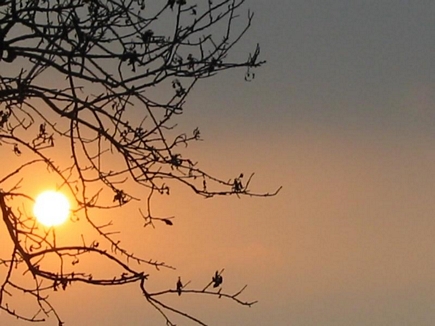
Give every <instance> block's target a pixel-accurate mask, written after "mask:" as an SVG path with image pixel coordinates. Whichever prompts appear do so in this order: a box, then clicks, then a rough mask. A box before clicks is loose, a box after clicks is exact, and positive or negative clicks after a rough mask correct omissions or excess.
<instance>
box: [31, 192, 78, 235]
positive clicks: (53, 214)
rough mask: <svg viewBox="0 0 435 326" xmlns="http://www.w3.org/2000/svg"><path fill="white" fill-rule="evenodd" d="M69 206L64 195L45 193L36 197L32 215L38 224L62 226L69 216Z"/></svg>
mask: <svg viewBox="0 0 435 326" xmlns="http://www.w3.org/2000/svg"><path fill="white" fill-rule="evenodd" d="M69 210H70V205H69V202H68V199H67V198H66V196H65V195H63V194H62V193H60V192H57V191H52V190H50V191H45V192H43V193H41V194H40V195H39V196H38V197H36V200H35V205H34V206H33V213H34V214H35V216H36V219H37V220H38V222H39V223H41V224H43V225H45V226H48V227H51V226H56V225H59V224H62V223H63V222H65V221H66V219H67V218H68V215H69Z"/></svg>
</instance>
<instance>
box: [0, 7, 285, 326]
mask: <svg viewBox="0 0 435 326" xmlns="http://www.w3.org/2000/svg"><path fill="white" fill-rule="evenodd" d="M244 3H245V0H214V1H186V0H173V1H171V0H170V1H167V2H166V1H160V2H158V1H157V2H156V1H146V0H129V1H126V0H104V1H103V0H58V1H49V0H5V1H0V67H1V68H0V69H1V75H0V145H1V146H2V150H3V151H8V153H9V154H8V155H10V157H11V160H10V162H12V161H13V162H14V163H10V164H6V165H5V167H4V169H2V173H4V174H3V175H1V176H0V209H1V214H2V222H3V224H2V226H3V227H4V231H5V233H6V235H7V240H8V241H9V242H10V245H11V247H10V251H9V253H8V255H7V256H3V257H0V269H1V270H2V272H3V271H4V272H5V278H4V279H3V282H2V284H1V287H0V309H1V310H3V311H5V312H6V313H8V314H10V315H13V316H15V317H17V318H19V319H22V320H24V321H29V322H41V321H44V320H45V319H46V318H50V317H51V318H55V319H57V321H58V324H59V325H63V321H62V319H61V316H60V315H59V314H58V313H57V311H56V308H55V307H54V306H53V305H52V303H51V302H50V296H49V294H50V293H51V292H52V291H58V290H67V289H68V288H69V286H70V285H71V284H74V283H79V282H80V283H86V284H93V285H99V286H117V285H123V284H128V283H135V284H138V286H139V288H140V289H141V291H142V293H143V295H144V297H145V299H146V301H147V302H148V303H149V304H150V305H151V306H153V307H154V308H155V309H156V310H157V311H158V312H159V313H160V314H161V315H162V316H163V319H164V321H165V322H166V324H167V325H174V324H173V322H172V321H171V319H170V314H172V313H175V314H177V315H179V316H181V317H184V318H187V319H189V320H191V321H193V322H195V323H197V324H199V325H206V324H205V323H204V322H203V321H201V320H199V319H198V318H196V317H195V316H193V315H191V314H189V313H187V312H184V311H182V310H180V309H178V308H177V307H175V306H172V305H171V304H169V303H167V302H166V301H165V300H164V297H163V296H164V295H178V296H180V297H181V298H183V297H184V295H183V294H194V295H206V296H214V297H216V298H225V299H228V300H231V301H233V302H235V303H237V304H240V305H243V306H251V305H252V304H254V303H255V301H243V300H241V299H239V295H240V294H241V293H242V292H243V290H244V289H245V287H243V288H242V290H240V291H238V292H236V293H235V294H230V293H227V292H224V290H223V288H222V283H223V277H222V275H221V274H222V272H223V270H222V271H220V272H218V271H216V273H215V275H214V276H213V277H212V281H211V282H210V284H208V285H206V286H205V287H203V288H202V289H201V288H198V289H193V288H192V289H190V288H189V287H188V285H189V283H186V284H183V283H182V281H181V277H180V278H179V279H178V282H174V284H176V287H175V288H174V289H165V290H162V291H158V292H150V291H149V290H148V289H147V284H148V282H150V281H151V279H150V273H151V272H152V271H154V270H160V269H161V268H167V269H174V267H173V266H171V265H169V264H166V263H165V262H162V261H159V260H155V259H150V258H144V257H140V256H139V255H136V254H134V253H133V251H132V249H130V248H128V247H124V245H123V244H122V243H121V240H120V239H122V233H120V232H118V231H117V230H116V229H115V224H114V223H113V221H106V222H101V220H100V219H97V218H96V217H95V216H96V215H97V213H96V212H99V214H100V215H101V214H104V212H106V211H107V210H110V209H123V208H124V207H125V206H127V205H130V204H131V203H133V202H139V203H141V207H142V209H139V210H138V211H137V218H139V219H143V221H144V227H147V226H152V227H155V226H156V225H157V224H160V225H163V226H167V227H172V226H174V224H175V222H174V218H173V216H163V217H162V216H156V215H155V214H154V213H153V199H154V198H155V196H156V195H169V194H170V192H171V187H172V186H173V185H174V184H176V183H179V184H182V185H184V186H186V187H187V189H190V190H191V191H193V192H194V193H196V194H198V195H199V196H203V197H205V198H209V197H214V196H229V195H235V196H239V197H240V196H252V197H269V196H274V195H276V194H277V193H278V192H279V191H280V188H278V189H276V190H274V191H272V192H265V193H261V192H260V193H259V192H255V191H252V190H251V181H252V178H253V176H254V174H253V173H252V174H250V175H249V177H248V178H247V179H246V178H245V177H244V175H243V173H242V174H240V175H239V176H238V177H235V178H234V177H233V176H231V177H230V178H219V177H216V176H214V175H213V174H212V173H209V172H208V171H205V170H204V169H203V168H201V167H200V165H199V164H198V163H197V162H196V161H195V160H194V159H193V158H191V157H189V156H188V153H187V152H186V147H188V145H190V144H191V143H193V142H197V141H201V140H202V139H201V133H200V130H199V129H198V128H195V129H194V130H192V131H188V132H186V131H179V130H178V127H177V125H176V121H177V118H178V116H180V115H182V114H183V112H184V110H185V107H186V101H187V99H188V97H189V95H190V94H191V93H192V92H193V91H194V88H195V86H196V85H197V84H198V83H200V82H201V81H202V80H203V79H207V78H212V77H214V76H216V75H217V74H218V73H221V72H223V71H226V70H234V69H244V70H245V80H247V81H251V80H252V79H253V78H254V77H255V74H254V73H253V69H255V68H257V67H259V66H261V65H262V64H264V62H265V61H262V60H260V59H259V57H260V47H259V46H258V45H257V46H256V47H255V49H254V51H253V53H251V54H249V53H248V54H247V55H246V58H245V59H240V58H239V59H237V56H236V55H235V54H234V52H233V49H234V46H235V45H236V44H237V43H238V42H239V41H240V39H241V38H242V37H243V36H244V35H245V33H246V31H247V30H248V29H249V27H250V26H251V22H252V19H253V14H252V13H251V12H249V11H248V12H247V15H242V13H243V9H242V8H243V4H244ZM59 155H60V156H61V157H59ZM12 158H13V160H12ZM4 161H5V162H6V161H9V160H8V158H4ZM15 162H17V163H15ZM14 164H15V165H14ZM8 169H10V170H11V171H10V172H7V170H8ZM4 171H6V172H4ZM29 171H30V172H32V171H42V172H41V173H44V175H50V177H52V178H54V179H55V180H57V181H56V188H57V189H58V190H62V191H64V192H66V193H68V195H69V196H70V198H72V199H73V208H72V210H71V221H72V222H73V223H75V222H79V221H83V222H84V223H86V225H87V226H88V227H90V229H91V230H92V232H93V234H94V235H93V236H89V235H83V234H82V235H81V237H80V241H79V242H78V243H71V244H68V245H63V244H62V245H61V244H59V241H58V239H57V238H56V229H55V228H49V229H43V228H41V227H40V226H39V225H38V222H37V221H36V220H35V218H34V217H33V216H32V214H31V213H29V212H28V211H27V210H26V209H25V207H29V205H32V204H33V202H34V199H33V197H32V195H31V194H30V193H28V192H26V191H24V190H23V191H22V189H27V188H26V187H24V184H25V183H26V175H28V173H29ZM235 175H237V173H236V174H235ZM136 186H140V187H141V188H142V189H143V190H142V191H141V192H140V194H137V192H135V191H134V190H133V189H137V188H135V187H136ZM144 193H146V195H144ZM85 256H86V257H88V256H91V257H98V258H100V259H104V260H105V261H106V262H108V263H110V264H111V265H113V266H115V267H116V268H118V269H119V270H120V272H119V273H116V274H112V275H109V276H107V277H99V276H98V277H97V276H95V275H93V273H92V272H89V270H88V269H87V266H86V264H84V263H82V261H83V259H84V258H83V257H85ZM53 257H54V258H53ZM50 259H55V260H56V261H57V263H56V264H54V265H53V264H52V265H47V264H46V262H47V261H50ZM211 285H213V289H214V290H210V289H209V287H210V286H211ZM20 292H21V293H24V294H25V295H27V296H30V297H31V298H33V299H34V301H35V307H36V308H35V312H32V313H30V314H28V312H27V311H25V309H24V311H21V309H20V308H21V307H18V308H17V307H12V304H13V303H12V302H11V301H10V298H11V297H13V295H14V293H20Z"/></svg>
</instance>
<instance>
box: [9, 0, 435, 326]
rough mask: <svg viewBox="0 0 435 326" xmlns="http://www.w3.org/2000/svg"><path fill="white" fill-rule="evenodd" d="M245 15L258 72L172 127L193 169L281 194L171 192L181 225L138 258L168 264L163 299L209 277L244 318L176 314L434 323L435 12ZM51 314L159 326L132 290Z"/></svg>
mask: <svg viewBox="0 0 435 326" xmlns="http://www.w3.org/2000/svg"><path fill="white" fill-rule="evenodd" d="M247 7H249V8H251V9H252V10H253V11H254V12H255V19H254V25H253V27H252V29H251V31H250V32H249V33H248V34H247V35H246V38H245V39H244V40H243V42H242V43H241V45H240V47H239V48H238V51H240V52H243V51H246V50H247V48H246V47H245V46H248V45H255V43H256V42H257V41H258V42H259V43H260V44H261V49H262V57H263V58H264V59H266V60H267V61H268V63H267V65H265V66H264V67H263V68H261V69H259V70H257V71H256V78H255V80H254V81H253V82H251V83H244V82H243V72H242V71H240V73H238V74H237V73H229V74H223V75H221V76H220V77H218V78H216V80H210V81H207V82H205V84H203V85H202V86H199V87H198V88H197V89H196V92H193V93H192V98H191V101H190V102H189V103H190V105H189V109H188V110H187V113H186V116H185V117H184V118H183V119H184V120H183V121H185V124H186V125H194V126H196V125H199V126H200V127H201V130H202V135H203V138H204V139H205V141H204V142H202V143H201V144H198V145H196V146H193V147H192V149H191V150H192V155H195V156H196V157H197V158H198V159H199V161H200V162H202V166H204V167H208V168H209V169H210V170H213V171H215V172H216V173H217V174H218V175H222V176H227V175H233V174H234V175H238V173H240V172H241V171H243V172H244V173H245V174H248V173H249V172H251V171H252V172H255V173H256V178H255V179H254V181H253V184H252V187H254V188H255V189H256V190H259V191H263V190H264V191H273V190H274V189H275V188H276V187H278V186H281V185H282V186H283V190H282V191H281V193H280V194H279V195H278V196H277V197H275V198H269V199H264V198H259V199H258V198H257V199H252V198H243V199H237V198H218V199H208V200H204V199H200V198H196V197H194V196H193V195H185V194H184V192H183V193H182V191H183V189H182V188H180V189H178V188H177V190H176V191H175V193H174V196H173V198H171V199H170V200H169V201H166V202H165V201H163V200H162V204H161V205H162V206H161V210H162V212H165V213H168V214H174V215H176V217H177V219H176V226H175V227H173V228H171V229H170V230H168V229H167V228H158V229H156V230H154V231H151V232H150V231H147V233H146V236H148V237H149V238H150V241H151V242H150V243H154V242H153V241H155V243H159V244H160V245H159V246H157V247H156V246H155V245H154V246H153V247H152V248H150V249H149V250H148V248H145V249H143V250H144V251H143V252H144V253H146V254H147V253H149V252H151V253H152V254H151V255H154V254H155V255H156V257H158V258H159V259H161V260H164V261H166V262H168V263H170V264H172V265H175V266H177V267H178V270H177V271H176V272H175V273H166V272H163V273H162V279H163V280H164V281H163V282H168V283H167V284H168V286H171V285H172V280H176V277H177V276H178V275H182V276H183V278H185V279H191V280H192V282H193V283H195V284H201V282H207V281H208V280H209V278H210V277H211V274H212V273H213V272H214V271H215V270H216V269H220V268H225V273H224V277H225V281H224V286H225V289H227V290H229V291H233V290H234V292H236V291H237V290H238V288H239V287H241V286H243V285H244V284H246V283H247V284H248V288H247V290H246V292H245V295H244V298H246V299H254V300H259V303H258V304H256V305H255V306H253V307H252V308H243V307H240V306H237V305H233V304H227V303H225V302H224V301H223V300H222V301H218V302H217V303H218V304H217V305H215V304H216V302H215V301H206V302H205V303H204V302H201V300H200V301H197V300H195V301H189V300H188V301H187V302H186V303H183V305H185V307H186V309H187V310H188V311H192V312H195V313H196V314H197V315H199V316H200V317H203V318H204V320H205V321H207V322H210V324H211V325H219V326H224V325H230V326H232V325H256V326H268V325H277V326H286V325H292V326H310V325H313V326H314V325H326V326H327V325H334V326H335V325H356V326H358V325H361V326H362V325H379V326H381V325H382V326H384V325H395V326H397V325H420V326H422V325H432V324H433V320H435V309H433V304H434V302H435V237H434V231H435V219H434V218H433V215H434V212H435V201H434V200H433V194H434V193H435V165H434V162H435V147H434V137H435V128H434V119H435V110H434V108H435V58H434V53H435V42H434V39H435V19H434V17H435V2H434V1H433V0H430V1H429V0H428V1H426V0H415V1H411V0H409V1H407V0H394V1H393V0H390V1H387V0H376V1H370V0H365V1H356V0H355V1H349V0H335V1H328V0H318V1H314V0H311V1H310V0H294V1H292V0H275V1H261V0H248V1H247ZM253 48H254V47H252V49H253ZM177 191H178V192H177ZM129 235H130V234H129ZM131 235H136V241H138V240H140V239H143V236H141V235H139V233H138V231H137V230H132V231H131ZM137 236H139V237H137ZM157 240H158V241H157ZM131 241H133V240H131ZM132 244H133V245H136V244H134V243H132ZM137 246H142V243H139V242H138V243H137ZM141 250H142V249H141ZM135 252H136V251H135ZM165 277H166V280H165ZM163 284H166V283H163ZM58 302H59V303H58V307H59V310H60V312H61V313H62V314H63V318H64V320H65V321H66V322H67V324H66V325H67V326H68V325H107V326H119V325H163V324H164V321H163V320H161V319H159V316H158V315H157V314H156V313H155V311H153V309H151V308H150V307H148V306H147V304H146V302H145V301H144V300H143V299H142V298H141V296H140V293H139V291H137V290H136V289H135V288H132V287H128V288H120V289H97V288H86V287H82V286H74V287H73V288H71V290H69V291H66V292H65V293H62V295H61V296H59V301H58ZM72 308H74V309H72ZM159 322H160V323H159ZM0 323H1V324H2V325H23V323H19V322H16V321H15V320H14V319H12V318H9V317H7V316H5V314H4V313H3V314H2V315H0ZM47 325H55V320H52V321H51V322H49V323H47ZM177 325H188V323H179V324H177Z"/></svg>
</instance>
